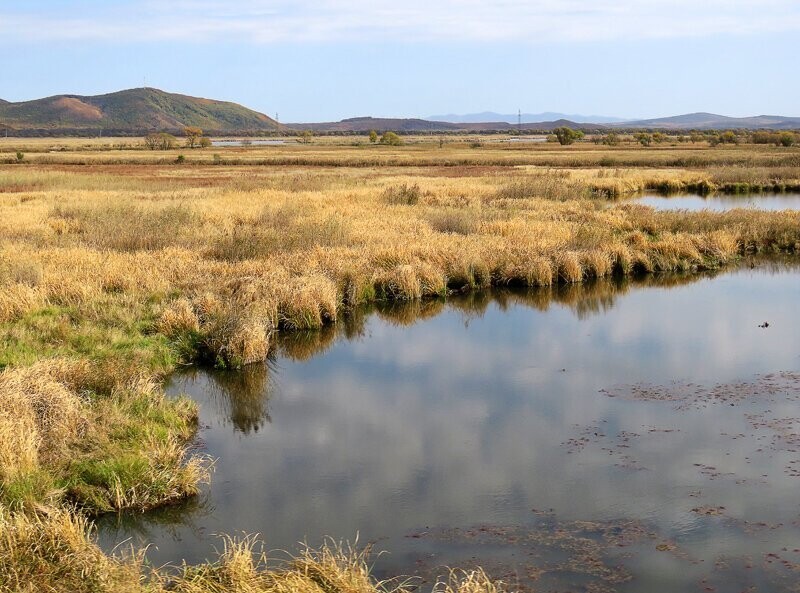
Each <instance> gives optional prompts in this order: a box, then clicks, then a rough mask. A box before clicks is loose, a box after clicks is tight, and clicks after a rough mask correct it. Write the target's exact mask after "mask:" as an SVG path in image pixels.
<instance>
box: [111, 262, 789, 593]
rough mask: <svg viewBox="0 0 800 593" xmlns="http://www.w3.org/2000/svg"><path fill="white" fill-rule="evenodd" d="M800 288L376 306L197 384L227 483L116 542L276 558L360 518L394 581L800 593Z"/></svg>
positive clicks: (350, 534) (776, 277) (621, 291)
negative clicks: (239, 539) (453, 578)
mask: <svg viewBox="0 0 800 593" xmlns="http://www.w3.org/2000/svg"><path fill="white" fill-rule="evenodd" d="M798 302H800V273H798V269H797V268H790V267H789V266H778V267H775V266H773V265H764V264H759V265H756V267H755V268H752V269H751V268H749V267H747V266H746V267H744V268H742V269H739V270H735V271H730V272H727V273H724V274H720V275H718V276H716V277H711V276H700V277H698V276H695V277H693V278H686V277H676V276H661V277H658V276H656V277H649V278H648V279H646V280H645V281H643V282H623V283H615V282H599V283H595V284H591V285H587V286H571V287H562V288H558V289H552V290H550V289H548V290H540V291H531V292H524V293H517V292H502V291H501V292H494V293H488V294H477V295H470V296H468V297H461V298H452V299H449V300H448V301H447V303H441V302H427V303H411V304H407V305H402V306H394V307H383V308H380V309H377V310H372V311H365V312H362V313H360V314H357V315H354V316H352V317H351V318H349V319H347V320H345V321H343V322H341V323H339V324H338V326H337V327H335V328H327V329H326V330H324V331H322V332H315V333H308V334H298V335H295V336H292V337H291V338H289V339H285V340H283V341H282V343H281V345H280V347H279V349H278V352H277V354H276V355H275V356H274V359H273V360H271V361H270V362H269V364H267V365H254V366H251V367H248V368H247V369H246V370H245V371H244V372H241V373H216V372H206V371H194V372H189V373H186V374H182V375H177V376H175V377H174V378H173V379H172V381H171V383H170V385H169V391H170V392H171V393H188V394H190V395H191V396H192V397H193V398H194V399H196V400H197V401H198V402H199V404H200V408H201V409H200V416H201V422H202V425H203V428H202V430H201V431H200V444H201V446H202V448H203V449H204V450H205V451H206V452H207V453H208V454H210V455H211V456H213V457H214V458H216V459H217V466H216V473H215V475H214V479H213V483H212V484H211V486H210V487H208V488H207V490H206V492H205V494H204V495H203V496H202V497H201V499H200V500H199V501H195V502H193V503H191V504H189V505H187V506H186V507H183V508H178V509H170V510H168V511H162V512H158V513H150V514H146V515H137V516H133V517H120V518H110V519H107V520H106V521H104V522H103V523H102V524H101V525H100V541H101V544H102V545H103V546H104V547H105V548H106V549H110V548H113V547H114V545H116V544H117V543H119V542H121V541H124V540H126V538H131V539H132V540H133V541H134V542H135V543H137V544H153V545H154V547H153V548H151V550H150V554H149V557H150V559H151V560H152V561H153V562H155V563H157V564H161V563H165V562H180V561H181V560H184V559H185V560H187V561H188V562H196V561H201V560H203V559H204V558H208V557H212V556H213V550H214V548H215V546H216V547H219V545H220V542H219V540H218V539H217V538H216V537H215V534H218V533H233V532H248V533H254V532H257V533H260V534H261V536H262V537H263V538H264V539H265V540H266V542H267V545H268V547H270V548H274V549H296V543H297V542H299V541H302V540H306V541H308V543H310V544H312V545H313V544H316V543H318V542H319V538H320V536H321V535H323V534H327V535H330V536H333V537H335V538H344V539H350V540H352V539H354V538H355V536H356V534H357V533H358V534H359V537H360V540H359V541H360V542H361V543H365V542H368V541H375V542H377V543H376V547H377V549H381V550H386V551H388V552H389V553H388V554H385V555H382V556H380V557H379V558H377V559H376V571H377V573H378V574H379V575H394V574H398V573H401V574H417V575H421V576H422V577H424V578H428V579H430V578H432V577H433V576H435V575H436V574H437V572H441V568H440V567H441V566H442V565H454V566H467V567H468V566H471V565H473V564H479V565H483V566H486V567H487V568H488V570H489V571H490V572H491V573H492V574H494V575H495V576H499V577H502V578H504V579H505V580H506V581H507V582H510V583H512V585H514V586H515V588H519V589H524V588H525V587H527V586H531V587H535V589H536V591H539V592H542V591H589V592H598V591H621V592H638V591H647V592H650V593H661V592H664V593H667V592H669V593H673V592H675V591H710V590H715V591H730V592H738V591H745V590H746V591H750V590H751V589H748V587H753V589H752V590H753V591H770V592H772V591H795V590H796V589H795V588H794V587H796V586H797V583H798V575H800V572H798V570H800V566H798V564H800V403H799V401H798V399H799V398H800V321H798ZM764 322H768V323H769V327H764V328H762V327H759V325H763V323H764ZM795 373H798V374H795ZM708 587H712V588H713V589H709V588H708Z"/></svg>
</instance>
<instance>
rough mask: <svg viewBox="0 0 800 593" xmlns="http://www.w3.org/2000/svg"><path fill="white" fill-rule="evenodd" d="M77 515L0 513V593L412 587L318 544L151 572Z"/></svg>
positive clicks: (359, 592)
mask: <svg viewBox="0 0 800 593" xmlns="http://www.w3.org/2000/svg"><path fill="white" fill-rule="evenodd" d="M93 540H94V528H93V526H92V524H91V523H90V522H89V521H88V520H87V519H86V518H85V517H84V516H82V515H80V514H76V513H72V512H69V511H68V510H54V511H52V512H50V513H48V514H46V515H30V514H23V513H13V512H9V511H8V510H7V509H5V508H3V507H2V506H0V591H3V592H4V593H5V592H8V593H33V592H39V591H48V592H50V593H166V592H167V591H174V592H179V593H231V592H234V591H247V592H248V593H319V592H320V591H326V592H328V593H410V592H411V591H419V590H420V589H419V586H418V584H417V583H416V582H415V581H412V580H395V581H378V580H377V579H375V577H374V576H372V574H371V572H370V564H369V553H370V550H369V547H367V548H364V549H357V548H355V547H353V546H350V545H347V544H344V543H341V542H334V541H326V542H325V543H324V544H323V545H322V546H320V547H319V548H318V549H312V548H308V547H305V548H303V549H301V550H300V551H299V553H297V554H296V555H294V556H292V557H289V558H288V559H285V560H282V561H280V562H272V563H270V564H268V562H267V560H268V559H267V555H266V553H265V552H264V544H263V542H262V541H261V540H259V539H258V538H257V537H255V536H241V537H237V538H234V537H223V538H222V545H221V549H220V551H219V553H218V557H217V558H216V559H213V560H209V561H206V562H205V563H202V564H197V565H186V564H184V565H181V566H177V567H170V566H166V567H161V568H152V567H150V566H149V565H148V564H147V562H146V556H145V552H143V551H135V550H129V551H125V552H124V553H118V554H116V555H113V556H110V555H106V554H104V553H103V552H102V550H100V548H99V547H98V546H97V545H96V544H95V543H94V541H93ZM500 591H503V588H502V584H501V583H498V582H494V581H492V580H491V579H489V578H488V577H487V576H486V575H485V573H483V571H480V570H478V571H472V572H464V573H456V572H453V573H451V574H450V575H449V576H448V577H446V578H444V579H442V580H440V581H439V582H437V584H436V585H435V586H434V587H433V588H432V589H431V592H432V593H499V592H500Z"/></svg>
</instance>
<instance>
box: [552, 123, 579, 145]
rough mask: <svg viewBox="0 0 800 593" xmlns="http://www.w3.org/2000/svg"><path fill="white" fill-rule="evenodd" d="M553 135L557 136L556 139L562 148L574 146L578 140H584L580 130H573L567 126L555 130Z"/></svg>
mask: <svg viewBox="0 0 800 593" xmlns="http://www.w3.org/2000/svg"><path fill="white" fill-rule="evenodd" d="M553 134H555V136H556V139H557V140H558V142H559V144H561V145H562V146H564V145H567V144H572V143H573V142H575V141H576V140H580V139H581V138H583V132H581V131H580V130H573V129H572V128H568V127H566V126H562V127H560V128H556V129H555V130H553Z"/></svg>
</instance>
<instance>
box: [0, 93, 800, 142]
mask: <svg viewBox="0 0 800 593" xmlns="http://www.w3.org/2000/svg"><path fill="white" fill-rule="evenodd" d="M185 126H197V127H199V128H202V129H203V130H204V131H205V132H206V133H208V134H216V135H223V134H231V135H232V134H237V133H239V134H258V133H283V132H285V133H292V132H296V131H302V130H313V131H317V132H320V133H333V134H336V133H339V134H356V133H363V132H368V131H370V130H376V131H378V132H384V131H387V130H392V131H395V132H405V133H436V132H473V133H479V132H508V131H512V130H515V129H517V117H516V116H515V115H513V114H512V115H507V114H500V113H494V112H491V111H487V112H484V113H474V114H468V115H441V116H432V117H431V118H426V119H418V118H374V117H354V118H349V119H344V120H341V121H338V122H320V123H296V124H279V123H278V122H276V121H275V120H274V119H272V118H270V117H268V116H266V115H264V114H263V113H259V112H257V111H253V110H252V109H248V108H247V107H243V106H242V105H239V104H237V103H231V102H228V101H216V100H213V99H202V98H198V97H190V96H187V95H179V94H175V93H168V92H165V91H161V90H158V89H153V88H138V89H130V90H124V91H119V92H116V93H109V94H106V95H96V96H83V95H56V96H54V97H47V98H45V99H36V100H33V101H21V102H17V103H13V102H8V101H5V100H3V99H0V130H3V129H7V130H8V131H9V132H10V133H11V134H12V135H26V136H28V135H52V136H55V135H68V134H79V135H99V134H105V135H132V134H143V133H147V132H149V131H155V130H159V131H161V130H163V131H170V132H177V131H180V130H182V128H184V127H185ZM522 126H523V131H525V132H549V131H551V130H553V129H554V128H557V127H560V126H569V127H571V128H577V129H581V130H584V131H586V132H602V131H608V130H612V129H616V130H637V129H663V130H674V131H677V130H681V131H688V130H708V129H722V130H724V129H772V130H788V129H798V130H800V117H784V116H778V115H759V116H754V117H726V116H724V115H716V114H713V113H690V114H686V115H678V116H674V117H662V118H656V119H643V120H636V121H623V120H620V118H616V117H607V116H582V115H565V114H561V113H554V112H546V113H537V114H525V115H524V116H523V121H522Z"/></svg>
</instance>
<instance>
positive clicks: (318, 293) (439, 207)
mask: <svg viewBox="0 0 800 593" xmlns="http://www.w3.org/2000/svg"><path fill="white" fill-rule="evenodd" d="M362 140H363V139H358V138H348V139H342V138H335V139H328V138H326V139H324V140H320V139H315V140H314V143H312V144H310V145H300V144H297V143H294V144H289V145H286V146H278V147H275V146H271V147H246V148H211V149H206V150H194V151H190V150H188V149H182V150H175V151H172V152H150V151H144V150H141V149H140V148H139V147H138V145H136V142H135V141H133V140H128V139H107V140H97V141H87V140H78V139H70V140H53V139H38V140H25V141H20V140H15V139H8V140H5V139H2V140H0V151H2V154H0V160H2V159H5V161H6V162H8V163H9V164H6V165H2V166H0V339H1V340H2V343H3V348H2V351H1V352H0V368H2V369H3V370H2V372H0V393H2V399H0V591H2V590H4V587H6V588H8V589H9V590H30V591H33V590H37V587H55V590H65V589H63V588H61V589H59V585H57V584H54V583H57V578H56V576H55V573H53V574H51V573H50V572H48V571H51V570H55V568H53V567H52V566H51V565H49V564H47V561H46V560H45V559H43V558H39V559H38V560H37V557H36V555H37V554H39V553H40V552H38V551H37V550H41V549H44V548H43V547H42V546H41V545H39V544H34V543H31V542H36V541H39V540H37V538H44V539H45V540H47V541H48V542H50V543H53V545H54V546H62V545H64V546H66V545H69V546H74V547H75V549H76V550H77V551H75V552H74V553H75V554H76V555H79V554H80V555H82V554H88V557H90V558H95V559H96V558H101V560H97V566H98V567H101V568H102V567H104V568H103V570H106V569H107V570H108V571H109V572H108V575H111V576H108V575H107V576H105V577H102V578H101V576H102V575H101V576H98V578H101V581H102V582H101V583H100V584H97V585H96V586H94V585H93V586H94V588H90V587H87V588H85V589H84V590H86V591H89V590H91V591H111V590H126V589H122V588H120V587H122V585H119V583H117V582H116V580H115V579H121V580H120V581H119V582H120V583H127V584H128V585H129V584H130V583H131V582H132V581H131V580H130V579H131V578H133V579H134V580H137V579H138V578H139V575H140V574H141V566H138V565H137V564H136V562H135V561H132V560H131V561H130V562H127V563H123V564H120V563H119V562H120V561H117V560H112V559H108V558H106V557H104V556H102V554H101V553H100V552H99V551H97V550H96V549H95V548H93V547H91V546H90V544H89V543H88V542H87V541H85V535H84V531H85V526H84V525H83V523H81V522H80V521H81V520H80V519H78V518H76V516H74V515H70V514H69V513H67V514H65V511H64V510H63V509H64V508H65V506H66V505H77V507H78V508H79V509H81V511H82V512H85V513H87V514H93V513H98V512H106V511H117V510H121V509H125V508H136V509H147V508H152V507H154V506H158V505H162V504H167V503H169V502H173V501H175V500H179V499H182V498H185V497H188V496H192V495H194V494H195V493H196V492H198V487H199V484H200V483H202V482H203V481H204V480H207V479H209V476H210V467H209V465H210V462H209V460H206V459H204V458H202V457H199V456H196V455H190V454H189V453H188V449H187V443H189V442H190V440H191V438H192V436H193V434H194V430H195V427H196V421H197V417H196V408H195V406H194V404H192V403H191V402H189V401H186V400H182V399H179V400H167V399H166V398H165V397H164V396H163V393H162V391H161V388H160V386H159V382H158V381H159V379H160V378H161V377H163V376H164V375H165V374H166V373H169V372H170V371H172V370H173V369H174V368H176V366H177V365H179V364H184V363H198V364H209V365H216V366H225V367H239V366H241V365H245V364H249V363H256V362H258V361H262V360H264V359H265V358H266V356H267V355H268V354H269V352H270V349H271V348H273V347H274V344H275V335H276V333H279V332H290V331H292V330H297V329H303V330H313V331H317V330H319V329H320V328H323V327H327V326H330V325H331V324H334V323H336V321H337V319H340V317H341V316H342V315H346V314H347V311H348V310H351V309H352V308H353V307H356V306H358V305H360V304H363V303H365V302H370V301H375V300H385V301H390V300H415V299H422V298H429V299H441V298H445V297H446V295H447V294H448V293H449V292H451V291H455V290H458V291H462V290H480V289H484V288H488V287H489V286H505V285H520V286H548V285H551V284H557V283H578V282H581V281H583V280H585V279H588V278H601V277H606V276H609V275H612V274H619V275H631V274H639V273H647V272H659V271H675V270H681V271H692V270H697V269H703V268H714V267H719V266H723V265H725V264H727V263H728V262H731V261H732V260H735V259H737V258H739V257H740V256H742V255H743V254H745V253H751V252H774V251H788V252H791V253H795V252H796V251H797V249H798V247H799V246H800V214H798V213H791V212H758V211H752V210H747V211H745V210H738V211H732V212H727V213H710V212H695V213H687V212H670V213H668V212H655V211H653V210H651V209H649V208H646V207H643V206H639V205H636V204H634V203H628V202H626V201H625V200H609V199H608V198H609V197H615V198H619V197H624V196H625V195H626V194H628V193H631V192H634V191H638V190H642V189H645V188H658V189H661V190H680V189H686V188H697V189H701V190H706V191H707V190H710V189H714V188H720V187H721V188H723V189H726V188H738V187H741V186H745V185H746V186H748V187H757V188H768V187H769V188H772V187H789V188H792V187H795V186H798V187H800V151H798V150H793V149H778V148H773V147H767V148H764V147H753V146H734V147H717V148H709V147H707V146H688V147H687V146H683V145H681V146H678V147H669V146H667V147H658V148H655V149H649V148H648V149H644V148H635V147H632V146H626V147H623V148H614V149H611V148H609V147H595V146H586V145H576V146H570V147H554V146H552V145H526V146H517V145H510V144H509V143H507V142H493V141H492V139H489V140H486V139H484V140H482V141H483V142H484V145H483V146H481V147H478V148H471V147H470V145H469V143H467V142H466V141H465V140H464V139H460V138H448V139H447V142H446V143H445V144H444V146H443V147H442V148H439V145H438V141H434V140H432V139H430V138H427V139H426V138H419V139H411V141H410V142H409V144H408V145H406V146H401V147H394V148H389V147H377V146H368V145H366V144H364V145H361V146H352V145H346V144H345V142H349V143H350V144H352V143H353V142H360V141H362ZM120 142H126V143H128V144H130V146H125V147H122V149H117V148H114V146H115V145H117V144H119V143H120ZM17 150H19V151H21V152H23V158H22V159H18V158H17V157H16V155H15V153H16V151H17ZM180 154H184V155H185V162H183V163H182V164H177V163H176V162H175V161H176V159H177V158H178V155H180ZM214 155H218V156H216V157H215V156H214ZM15 161H19V162H15ZM11 163H13V164H11ZM275 163H280V164H275ZM679 163H682V164H679ZM65 525H67V527H64V526H65ZM65 530H66V531H65ZM6 534H12V535H6ZM65 534H66V535H65ZM69 534H71V535H69ZM48 538H49V539H48ZM59 538H61V539H59ZM62 540H63V541H62ZM42 541H44V540H42ZM26 542H27V543H26ZM64 542H68V543H64ZM15 554H16V556H15ZM331 554H333V553H331ZM244 556H247V557H249V554H244ZM244 556H236V557H235V558H233V557H231V558H232V559H231V558H223V559H222V560H221V561H220V564H219V565H213V566H212V565H209V566H205V567H196V568H194V569H191V570H189V569H187V570H188V572H187V573H186V575H184V576H185V580H184V581H181V583H182V584H181V585H180V587H183V588H179V589H176V590H182V591H218V590H234V589H233V587H234V585H233V584H230V583H229V584H228V585H223V584H220V583H222V581H221V580H219V579H222V580H224V579H223V577H222V576H220V575H221V574H222V573H221V572H214V571H223V572H224V571H225V570H234V569H235V570H239V569H238V568H236V566H239V564H238V563H241V562H244V560H242V558H243V557H244ZM347 557H348V556H347V555H346V554H345V555H341V554H340V555H336V554H333V555H332V556H331V558H339V559H340V560H341V559H342V558H345V559H346V558H347ZM330 561H331V562H334V561H333V560H330ZM37 562H41V566H40V567H39V568H37V569H36V570H33V569H31V570H30V571H29V572H20V574H21V575H22V576H16V577H13V576H12V577H4V576H3V572H4V570H8V566H11V565H13V564H19V565H20V566H21V565H22V564H25V565H26V566H28V565H30V566H34V567H35V566H37ZM93 562H94V561H93ZM342 562H346V560H342ZM334 563H335V562H334ZM234 564H235V565H236V566H233V565H234ZM356 564H358V563H356ZM75 566H76V567H80V566H81V564H80V563H76V565H75ZM347 566H350V568H348V569H347V570H345V571H344V572H345V573H347V572H348V571H350V573H351V574H356V573H357V574H360V575H362V576H363V580H362V581H358V583H360V584H358V583H356V582H355V581H353V583H355V584H351V585H347V586H345V585H342V587H341V588H334V589H326V590H331V591H334V590H335V591H342V592H343V593H346V592H349V591H372V590H373V589H374V583H371V582H370V581H369V579H368V577H367V576H364V575H363V574H362V573H361V572H359V571H360V570H361V569H360V568H358V569H357V570H356V569H354V568H352V566H351V565H347ZM353 566H355V565H353ZM358 566H361V565H360V564H358ZM221 567H222V568H221ZM225 567H228V568H225ZM245 568H246V567H244V568H242V570H245ZM20 570H21V569H20ZM26 570H27V569H26ZM65 570H66V569H65ZM69 570H72V569H69ZM75 570H78V568H75ZM81 570H83V569H81ZM98 570H100V568H98ZM247 570H250V569H249V568H248V569H247ZM204 571H205V572H204ZM245 572H246V571H245ZM247 574H251V575H255V576H252V578H253V579H256V580H257V586H256V585H253V587H252V588H251V589H247V590H254V591H288V590H304V589H302V588H298V589H293V588H291V587H289V588H287V585H285V584H281V581H280V579H277V577H275V575H274V574H273V575H272V576H269V575H268V573H265V572H264V571H261V570H260V569H258V570H256V569H255V568H253V570H252V572H251V573H247ZM37 575H39V576H37ZM113 575H122V576H113ZM126 575H127V576H126ZM131 575H134V576H131ZM187 575H188V576H187ZM202 575H205V576H202ZM209 575H216V576H209ZM73 576H74V575H73ZM462 576H464V575H462ZM4 578H11V580H7V581H6V582H4V580H3V579H4ZM225 578H228V577H225ZM248 578H250V577H248ZM353 578H355V577H353ZM358 578H361V577H358ZM481 578H482V577H481ZM37 579H38V581H37ZM126 579H127V580H126ZM191 579H195V581H191ZM202 579H206V580H202ZM214 579H217V580H214ZM190 581H191V582H193V583H195V584H190ZM218 581H219V582H218ZM65 582H66V581H65ZM159 582H160V581H159V578H158V577H156V576H152V575H151V585H149V586H151V587H152V588H153V590H157V589H158V587H160V586H161V584H158V583H159ZM225 582H228V581H225ZM231 582H233V581H231ZM254 582H255V581H254ZM103 583H105V584H103ZM162 584H163V583H162ZM195 585H196V586H195ZM471 586H472V585H469V584H468V585H463V587H467V588H466V589H464V588H463V587H462V589H463V590H474V591H487V590H489V588H490V587H491V585H490V583H488V581H485V580H481V581H480V583H479V584H477V585H475V586H474V588H472V589H469V587H471ZM75 587H78V585H75ZM192 587H194V588H192ZM281 587H283V588H281ZM348 587H349V588H348ZM76 590H78V589H76ZM307 590H309V591H311V590H313V589H307Z"/></svg>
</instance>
